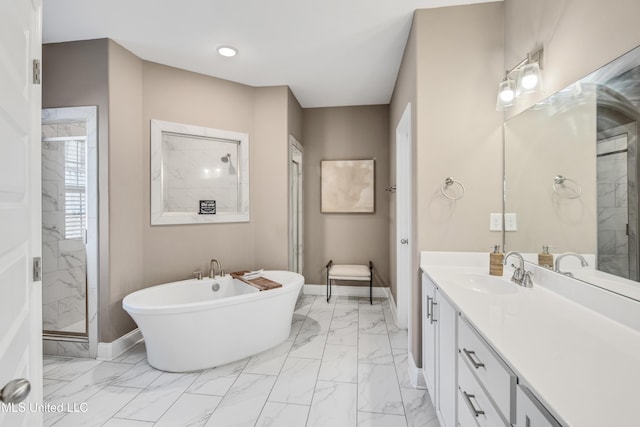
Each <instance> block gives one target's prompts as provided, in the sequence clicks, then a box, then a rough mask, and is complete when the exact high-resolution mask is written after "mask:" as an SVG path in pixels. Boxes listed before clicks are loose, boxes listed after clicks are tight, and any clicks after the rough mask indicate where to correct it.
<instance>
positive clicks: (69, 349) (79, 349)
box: [56, 327, 89, 357]
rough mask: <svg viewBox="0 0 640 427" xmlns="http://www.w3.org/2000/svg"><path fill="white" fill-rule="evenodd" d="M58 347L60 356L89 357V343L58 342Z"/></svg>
mask: <svg viewBox="0 0 640 427" xmlns="http://www.w3.org/2000/svg"><path fill="white" fill-rule="evenodd" d="M83 328H84V327H83ZM56 347H57V348H58V356H66V357H89V343H88V342H66V341H58V342H57V343H56Z"/></svg>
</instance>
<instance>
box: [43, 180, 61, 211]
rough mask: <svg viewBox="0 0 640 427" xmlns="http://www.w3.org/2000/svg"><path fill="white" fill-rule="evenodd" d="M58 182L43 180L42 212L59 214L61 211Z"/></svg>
mask: <svg viewBox="0 0 640 427" xmlns="http://www.w3.org/2000/svg"><path fill="white" fill-rule="evenodd" d="M58 192H59V190H58V181H57V180H46V179H43V180H42V211H43V212H57V211H59V210H60V208H61V207H60V198H59V194H58Z"/></svg>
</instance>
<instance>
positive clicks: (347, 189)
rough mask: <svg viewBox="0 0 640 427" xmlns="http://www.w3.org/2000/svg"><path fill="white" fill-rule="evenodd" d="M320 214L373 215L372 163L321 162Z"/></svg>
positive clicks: (348, 161)
mask: <svg viewBox="0 0 640 427" xmlns="http://www.w3.org/2000/svg"><path fill="white" fill-rule="evenodd" d="M320 175H321V203H320V204H321V207H320V210H321V212H322V213H375V160H373V159H371V160H322V161H321V162H320Z"/></svg>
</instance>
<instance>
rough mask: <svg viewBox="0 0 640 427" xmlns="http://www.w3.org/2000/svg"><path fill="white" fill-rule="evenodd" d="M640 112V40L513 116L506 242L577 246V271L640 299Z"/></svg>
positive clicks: (571, 265) (559, 248) (507, 155)
mask: <svg viewBox="0 0 640 427" xmlns="http://www.w3.org/2000/svg"><path fill="white" fill-rule="evenodd" d="M639 120H640V48H636V49H634V50H632V51H630V52H629V53H627V54H625V55H624V56H622V57H620V58H618V59H617V60H615V61H613V62H611V63H609V64H607V65H606V66H604V67H602V68H601V69H599V70H597V71H595V72H594V73H592V74H590V75H589V76H587V77H585V78H583V79H581V80H579V81H577V82H575V83H574V84H572V85H570V86H569V87H567V88H565V89H563V90H561V91H559V92H558V93H556V94H554V95H552V96H550V97H549V98H547V99H545V100H544V101H543V102H540V103H538V104H536V105H534V106H533V107H531V108H529V109H528V110H526V111H524V112H523V113H521V114H519V115H517V116H515V117H513V118H511V119H510V120H508V121H507V122H506V123H505V126H504V132H505V140H504V159H505V213H515V214H516V215H517V223H518V230H517V231H507V232H505V248H507V249H508V250H517V251H519V252H523V253H539V252H540V251H541V249H542V246H543V245H549V246H552V250H551V252H553V253H554V254H556V255H557V254H559V253H563V252H576V253H578V254H581V255H582V256H584V258H585V259H586V260H587V261H588V263H589V266H588V267H581V265H580V263H576V262H575V261H576V260H574V261H573V262H567V266H568V269H569V273H570V274H572V275H574V277H576V278H577V279H580V280H583V281H586V282H589V283H592V284H595V285H597V286H601V287H604V288H607V289H609V290H613V291H615V292H618V293H623V294H624V295H626V296H630V297H632V298H635V299H640V284H639V283H638V281H639V280H640V269H639V263H640V261H639V258H640V250H639V247H638V231H639V228H640V225H639V223H638V218H639V217H638V200H639V199H638V197H639V196H638V157H637V134H638V122H639ZM567 260H568V259H567Z"/></svg>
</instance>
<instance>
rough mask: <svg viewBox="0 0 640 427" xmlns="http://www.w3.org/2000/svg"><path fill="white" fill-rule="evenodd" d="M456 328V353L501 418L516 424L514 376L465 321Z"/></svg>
mask: <svg viewBox="0 0 640 427" xmlns="http://www.w3.org/2000/svg"><path fill="white" fill-rule="evenodd" d="M458 325H460V327H459V332H458V353H459V355H460V359H461V360H462V361H463V363H462V364H463V365H465V366H466V367H468V369H469V371H470V372H473V373H474V374H475V376H476V377H477V378H478V381H479V382H480V383H481V384H482V385H483V386H484V388H485V389H486V390H487V392H488V393H489V395H490V396H491V398H492V399H493V401H494V402H495V403H496V405H497V407H498V410H500V412H502V415H503V416H504V418H505V419H506V420H508V421H509V422H515V404H514V402H513V398H514V396H515V391H516V390H515V387H516V376H515V375H514V374H513V372H511V370H510V369H509V368H508V367H507V365H506V364H505V363H504V362H503V361H502V359H500V357H499V356H498V355H497V354H495V352H494V351H493V349H491V348H490V347H489V345H488V344H487V343H486V342H485V341H484V339H483V338H481V337H480V336H479V335H478V333H477V332H476V331H475V330H474V329H473V328H472V327H471V326H470V325H469V324H468V323H467V322H466V320H464V319H463V321H462V322H458Z"/></svg>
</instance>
